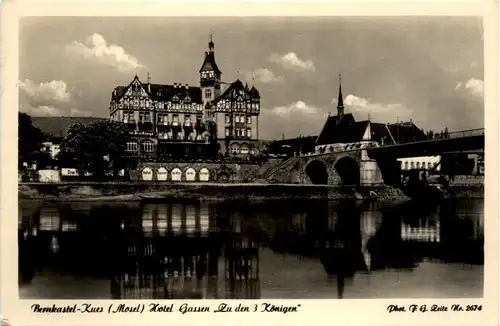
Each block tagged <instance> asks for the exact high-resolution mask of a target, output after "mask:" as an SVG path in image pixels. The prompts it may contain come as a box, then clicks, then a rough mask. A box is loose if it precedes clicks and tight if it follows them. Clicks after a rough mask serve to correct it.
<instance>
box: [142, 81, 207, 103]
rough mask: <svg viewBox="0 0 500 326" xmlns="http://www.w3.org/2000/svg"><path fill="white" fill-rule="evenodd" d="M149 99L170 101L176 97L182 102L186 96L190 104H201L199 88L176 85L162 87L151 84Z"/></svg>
mask: <svg viewBox="0 0 500 326" xmlns="http://www.w3.org/2000/svg"><path fill="white" fill-rule="evenodd" d="M149 94H150V96H151V99H153V100H156V101H171V100H172V98H173V97H174V96H175V95H177V97H178V98H179V100H184V99H185V98H186V96H189V98H190V99H191V102H193V103H198V104H201V103H203V101H202V100H201V88H200V87H196V86H188V87H187V88H186V86H184V85H178V86H177V87H175V86H174V85H162V84H151V92H150V93H149Z"/></svg>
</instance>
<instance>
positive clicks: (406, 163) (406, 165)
mask: <svg viewBox="0 0 500 326" xmlns="http://www.w3.org/2000/svg"><path fill="white" fill-rule="evenodd" d="M405 170H408V162H405Z"/></svg>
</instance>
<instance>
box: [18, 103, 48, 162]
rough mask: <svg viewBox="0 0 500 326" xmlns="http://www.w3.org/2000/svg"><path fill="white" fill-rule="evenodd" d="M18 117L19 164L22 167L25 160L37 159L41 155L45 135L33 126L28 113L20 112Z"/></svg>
mask: <svg viewBox="0 0 500 326" xmlns="http://www.w3.org/2000/svg"><path fill="white" fill-rule="evenodd" d="M18 119H19V122H18V132H19V134H18V155H19V157H18V164H19V167H22V164H23V162H31V161H36V160H37V159H38V158H39V157H40V155H41V151H40V150H41V146H42V142H43V141H44V139H45V135H44V134H43V132H42V131H41V130H40V129H38V128H36V127H35V126H33V123H32V121H31V117H30V116H29V115H28V114H26V113H21V112H19V115H18Z"/></svg>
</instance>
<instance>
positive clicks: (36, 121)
mask: <svg viewBox="0 0 500 326" xmlns="http://www.w3.org/2000/svg"><path fill="white" fill-rule="evenodd" d="M106 120H108V119H106V118H96V117H31V121H32V122H33V125H34V126H35V127H37V128H39V129H40V130H41V131H42V132H43V133H44V134H46V135H47V136H50V137H56V138H60V137H64V135H65V134H66V132H67V131H68V129H69V127H71V125H72V124H74V123H77V122H79V123H81V124H83V125H89V124H91V123H93V122H97V121H106Z"/></svg>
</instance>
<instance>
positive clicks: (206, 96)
mask: <svg viewBox="0 0 500 326" xmlns="http://www.w3.org/2000/svg"><path fill="white" fill-rule="evenodd" d="M205 98H207V99H211V98H212V90H211V89H206V90H205Z"/></svg>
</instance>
